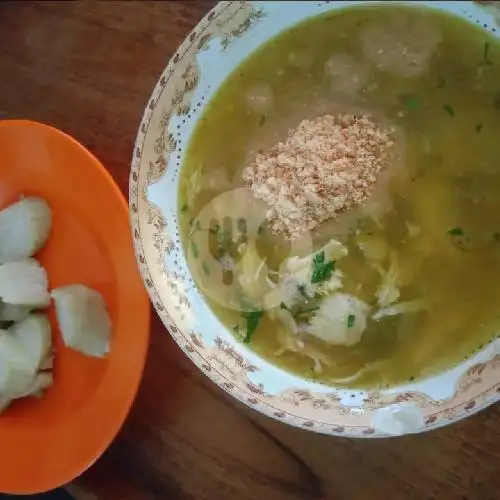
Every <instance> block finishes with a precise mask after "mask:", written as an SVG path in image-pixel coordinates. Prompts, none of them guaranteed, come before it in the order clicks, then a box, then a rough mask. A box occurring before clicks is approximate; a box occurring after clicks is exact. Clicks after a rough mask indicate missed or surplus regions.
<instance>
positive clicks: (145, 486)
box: [0, 1, 500, 500]
mask: <svg viewBox="0 0 500 500" xmlns="http://www.w3.org/2000/svg"><path fill="white" fill-rule="evenodd" d="M212 3H213V2H165V1H163V2H162V1H158V2H145V1H144V2H114V1H107V2H84V1H77V2H71V1H62V2H50V1H48V2H24V1H17V2H15V1H12V2H5V1H4V2H1V3H0V118H15V117H24V118H30V119H34V120H39V121H42V122H46V123H49V124H52V125H55V126H56V127H59V128H61V129H63V130H65V131H67V132H69V133H70V134H71V135H74V136H75V137H76V138H78V139H79V140H80V141H81V142H83V143H84V144H85V145H86V146H87V147H89V148H90V149H91V150H92V151H93V152H94V153H95V154H96V155H97V156H98V157H99V158H100V159H101V160H102V161H103V163H104V164H105V165H106V166H107V167H108V168H109V170H110V172H111V173H112V175H113V176H114V178H115V180H116V182H117V183H118V184H119V186H120V187H121V189H122V190H123V192H125V193H126V192H127V184H128V174H129V161H130V158H131V154H132V147H133V142H134V140H135V134H136V130H137V127H138V124H139V121H140V119H141V116H142V112H143V108H144V106H145V104H146V102H147V100H148V97H149V93H150V92H151V90H152V89H153V86H154V84H155V82H156V79H157V78H158V76H159V74H160V73H161V71H162V70H163V68H164V67H165V65H166V63H167V61H168V59H169V57H170V56H171V55H172V54H173V52H174V50H175V49H176V47H177V45H178V44H179V43H180V42H181V41H182V39H183V37H184V36H185V35H186V33H187V32H188V31H189V30H190V29H191V28H192V27H194V25H195V24H196V23H197V22H198V20H199V19H200V18H201V17H202V16H203V15H204V14H205V13H206V11H207V10H208V9H209V8H210V6H211V4H212ZM54 446H57V443H54ZM0 449H1V444H0ZM71 489H72V491H73V492H74V493H75V495H76V497H77V499H80V498H81V499H82V500H83V499H94V498H97V499H99V500H115V499H123V500H128V499H130V500H153V499H161V500H170V499H172V500H188V499H214V500H226V499H230V500H233V499H234V500H246V499H255V500H268V499H269V500H284V499H339V500H358V499H365V498H366V499H368V498H374V499H397V500H399V499H401V500H403V499H405V500H406V499H408V500H410V499H415V500H422V499H425V500H427V499H439V500H441V499H445V500H448V499H453V500H454V499H481V500H483V499H485V500H486V499H494V498H496V499H498V498H500V406H498V405H497V406H495V407H493V408H490V409H488V410H486V411H484V412H483V413H481V414H479V415H477V416H475V417H472V418H470V419H469V420H467V421H463V422H460V423H458V424H456V425H454V426H451V427H448V428H445V429H442V430H439V431H435V432H432V433H429V434H426V435H422V436H414V437H405V438H398V439H389V440H373V441H354V440H348V439H345V438H329V437H325V436H319V435H315V434H312V433H308V432H306V431H303V430H298V429H292V428H289V427H286V426H285V425H283V424H280V423H277V422H274V421H271V420H269V419H267V418H265V417H263V416H261V415H258V414H256V413H254V412H252V411H250V410H249V409H247V408H246V407H243V406H242V405H240V404H239V403H236V402H235V401H232V400H231V399H230V398H229V397H228V396H227V395H226V394H225V393H223V392H222V391H221V390H219V389H218V388H217V387H216V386H214V385H213V384H212V383H211V382H210V381H209V380H208V379H206V378H205V377H204V376H203V375H202V374H200V373H199V372H197V370H196V369H195V368H194V367H193V366H192V365H191V364H190V362H189V361H188V360H187V359H186V358H185V357H184V355H183V354H182V353H181V352H180V351H179V349H178V348H177V346H176V345H175V344H174V342H173V341H172V340H171V338H170V337H169V335H168V334H167V332H166V331H165V330H164V328H163V326H162V324H161V323H160V322H159V320H158V319H157V317H156V315H154V319H153V322H152V338H151V347H150V352H149V358H148V362H147V366H146V370H145V374H144V379H143V382H142V385H141V389H140V392H139V395H138V398H137V401H136V403H135V405H134V407H133V409H132V412H131V414H130V417H129V418H128V420H127V422H126V424H125V426H124V428H123V430H122V432H121V433H120V435H119V437H118V438H117V440H116V441H115V443H114V444H113V445H112V446H111V448H110V449H109V451H108V452H107V453H106V454H105V456H104V457H103V458H102V459H101V460H100V461H99V462H98V463H97V464H96V465H95V466H94V467H92V468H91V470H90V471H89V472H88V473H86V474H85V475H84V476H83V477H82V478H81V479H80V480H79V481H78V482H77V483H76V485H74V486H72V487H71Z"/></svg>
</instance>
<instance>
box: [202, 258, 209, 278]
mask: <svg viewBox="0 0 500 500" xmlns="http://www.w3.org/2000/svg"><path fill="white" fill-rule="evenodd" d="M201 268H202V269H203V272H204V273H205V276H210V268H209V267H208V264H207V263H206V262H205V261H203V262H202V263H201Z"/></svg>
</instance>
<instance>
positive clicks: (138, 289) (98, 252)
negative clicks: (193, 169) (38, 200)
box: [0, 120, 150, 494]
mask: <svg viewBox="0 0 500 500" xmlns="http://www.w3.org/2000/svg"><path fill="white" fill-rule="evenodd" d="M22 194H24V195H38V196H41V197H43V198H44V199H45V200H46V201H47V202H48V203H49V205H50V206H51V208H52V213H53V225H52V232H51V235H50V237H49V240H48V243H47V244H46V246H45V248H44V249H43V250H42V251H41V252H40V254H39V255H38V256H37V257H38V258H39V260H40V262H41V263H42V265H43V266H44V267H45V269H46V270H47V272H48V276H49V283H50V288H51V289H52V288H56V287H59V286H63V285H69V284H72V283H82V284H84V285H87V286H90V287H92V288H94V289H95V290H97V291H99V292H100V293H101V294H102V295H103V297H104V298H105V300H106V303H107V305H108V309H109V313H110V316H111V320H112V324H113V338H112V343H111V352H110V354H109V355H108V357H107V358H105V359H97V358H90V357H86V356H83V355H82V354H79V353H78V352H75V351H72V350H70V349H67V348H65V347H64V345H63V344H62V341H61V336H60V333H59V330H58V328H57V323H56V322H55V316H54V311H53V307H51V309H50V310H49V316H50V319H51V323H52V329H53V340H54V345H55V359H54V385H53V386H52V387H51V388H50V389H49V390H48V391H47V392H46V394H45V395H44V397H43V398H41V399H35V398H26V399H23V400H18V401H15V402H14V403H13V404H12V405H11V406H10V407H9V408H8V409H7V410H6V411H5V412H4V413H2V414H0V492H5V493H14V494H27V493H35V492H42V491H46V490H49V489H52V488H55V487H57V486H60V485H62V484H64V483H67V482H68V481H70V480H72V479H73V478H75V477H76V476H78V475H79V474H80V473H82V472H83V471H84V470H85V469H87V468H88V467H89V466H90V465H91V464H92V463H93V462H94V461H95V460H96V459H97V458H98V457H99V456H100V455H101V454H102V453H103V451H104V450H105V449H106V447H107V446H108V445H109V444H110V442H111V441H112V439H113V438H114V437H115V435H116V433H117V432H118V430H119V429H120V426H121V425H122V423H123V421H124V419H125V417H126V415H127V413H128V411H129V409H130V406H131V405H132V402H133V399H134V397H135V394H136V392H137V388H138V385H139V381H140V378H141V374H142V370H143V367H144V362H145V357H146V351H147V345H148V338H149V320H150V305H149V300H148V297H147V294H146V292H145V290H144V288H143V284H142V280H141V278H140V276H139V272H138V270H137V267H136V262H135V257H134V251H133V245H132V238H131V232H130V225H129V218H128V209H127V203H126V201H125V199H124V197H123V195H122V194H121V192H120V190H119V189H118V187H117V186H116V184H115V183H114V182H113V180H112V178H111V176H110V175H109V174H108V172H107V171H106V170H105V168H104V167H103V166H102V164H101V163H100V162H99V161H98V160H97V159H96V158H95V157H94V156H93V155H92V154H91V153H89V152H88V151H87V150H86V149H85V148H84V147H83V146H82V145H80V144H79V143H78V142H76V141H75V140H73V139H72V138H71V137H69V136H67V135H66V134H64V133H62V132H60V131H58V130H56V129H54V128H52V127H49V126H46V125H42V124H40V123H34V122H29V121H18V120H12V121H10V120H7V121H2V122H0V208H3V207H4V206H6V205H8V204H10V203H12V202H13V201H16V200H18V199H19V197H20V195H22Z"/></svg>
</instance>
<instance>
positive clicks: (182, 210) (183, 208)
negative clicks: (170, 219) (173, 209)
mask: <svg viewBox="0 0 500 500" xmlns="http://www.w3.org/2000/svg"><path fill="white" fill-rule="evenodd" d="M188 210H189V205H188V204H187V203H184V205H182V207H181V212H182V213H184V212H187V211H188Z"/></svg>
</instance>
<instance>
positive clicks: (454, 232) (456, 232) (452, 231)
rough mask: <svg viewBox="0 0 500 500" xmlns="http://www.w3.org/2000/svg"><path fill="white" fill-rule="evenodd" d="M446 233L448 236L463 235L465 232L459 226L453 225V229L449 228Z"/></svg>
mask: <svg viewBox="0 0 500 500" xmlns="http://www.w3.org/2000/svg"><path fill="white" fill-rule="evenodd" d="M448 234H449V235H450V236H463V235H464V234H465V233H464V230H463V229H462V228H460V227H454V228H453V229H450V230H449V231H448Z"/></svg>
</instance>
